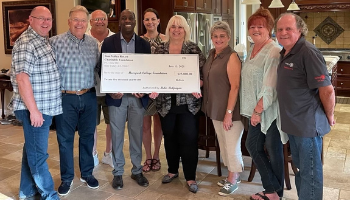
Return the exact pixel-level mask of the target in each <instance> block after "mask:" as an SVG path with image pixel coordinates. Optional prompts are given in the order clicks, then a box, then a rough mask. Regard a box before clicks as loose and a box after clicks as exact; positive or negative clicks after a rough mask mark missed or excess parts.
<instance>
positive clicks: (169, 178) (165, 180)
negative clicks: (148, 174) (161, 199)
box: [162, 173, 179, 183]
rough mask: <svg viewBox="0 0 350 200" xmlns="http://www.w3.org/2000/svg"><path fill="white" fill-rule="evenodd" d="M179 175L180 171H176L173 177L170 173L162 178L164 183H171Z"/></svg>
mask: <svg viewBox="0 0 350 200" xmlns="http://www.w3.org/2000/svg"><path fill="white" fill-rule="evenodd" d="M177 177H179V173H176V174H175V175H174V176H173V177H170V176H169V174H167V175H165V176H164V177H163V179H162V183H170V182H171V181H173V180H174V179H175V178H177Z"/></svg>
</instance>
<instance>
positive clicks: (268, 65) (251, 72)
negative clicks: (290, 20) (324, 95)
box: [240, 8, 284, 200]
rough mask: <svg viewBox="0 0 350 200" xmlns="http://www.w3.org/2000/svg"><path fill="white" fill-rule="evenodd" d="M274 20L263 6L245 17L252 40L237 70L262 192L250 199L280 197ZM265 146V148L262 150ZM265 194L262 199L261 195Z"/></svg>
mask: <svg viewBox="0 0 350 200" xmlns="http://www.w3.org/2000/svg"><path fill="white" fill-rule="evenodd" d="M273 25H274V19H273V17H272V15H271V13H270V12H269V11H268V10H267V9H264V8H260V9H258V10H257V11H256V12H255V13H254V14H253V15H252V16H250V18H249V20H248V32H249V36H250V37H251V38H252V39H253V41H254V45H252V47H251V49H250V51H249V52H248V56H247V59H246V61H245V63H244V64H243V67H242V72H241V79H242V83H241V95H240V97H241V115H243V116H245V117H247V118H249V119H250V120H249V121H250V123H249V129H248V135H247V140H246V147H247V150H248V152H249V154H250V156H251V157H252V159H253V161H254V163H255V165H256V167H257V168H258V170H259V173H260V175H261V181H262V184H263V187H264V189H265V191H263V192H260V193H256V194H254V195H252V196H251V199H253V200H256V199H266V197H267V198H268V199H270V200H275V199H276V200H278V199H279V197H282V196H283V186H284V171H283V170H284V168H283V144H282V142H281V138H284V137H281V135H280V132H279V130H278V128H277V124H276V120H277V119H278V102H277V98H276V82H277V66H278V63H279V57H280V54H279V52H280V50H281V48H280V47H279V46H278V44H276V42H274V41H273V40H272V39H271V32H272V29H273ZM265 149H266V151H265ZM264 197H265V198H264Z"/></svg>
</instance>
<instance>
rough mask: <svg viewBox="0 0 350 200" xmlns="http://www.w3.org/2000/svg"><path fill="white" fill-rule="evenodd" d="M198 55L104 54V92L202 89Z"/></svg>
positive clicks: (171, 91)
mask: <svg viewBox="0 0 350 200" xmlns="http://www.w3.org/2000/svg"><path fill="white" fill-rule="evenodd" d="M198 59H199V58H198V55H197V54H127V53H103V54H102V72H101V92H102V93H117V92H121V93H151V92H157V93H192V92H200V85H199V60H198Z"/></svg>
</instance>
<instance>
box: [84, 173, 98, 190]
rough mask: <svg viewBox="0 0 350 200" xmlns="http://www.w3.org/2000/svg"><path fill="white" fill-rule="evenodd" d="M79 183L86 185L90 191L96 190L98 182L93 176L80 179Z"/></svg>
mask: <svg viewBox="0 0 350 200" xmlns="http://www.w3.org/2000/svg"><path fill="white" fill-rule="evenodd" d="M80 181H81V182H83V183H86V185H87V186H88V187H89V188H91V189H97V188H98V187H99V185H98V181H97V180H96V178H95V177H94V176H93V175H91V176H88V177H81V178H80Z"/></svg>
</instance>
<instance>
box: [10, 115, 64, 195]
mask: <svg viewBox="0 0 350 200" xmlns="http://www.w3.org/2000/svg"><path fill="white" fill-rule="evenodd" d="M15 115H16V118H17V119H18V120H20V121H22V124H23V132H24V146H23V154H22V168H21V182H20V186H19V197H20V198H26V197H31V196H34V195H35V194H36V193H38V192H39V193H40V195H41V199H59V197H58V195H57V192H56V191H55V190H54V183H53V180H52V177H51V174H50V172H49V167H48V165H47V162H46V160H47V158H48V157H49V154H48V153H47V145H48V138H49V131H50V125H51V122H52V116H48V115H43V118H44V120H45V121H44V123H43V125H42V126H41V127H33V126H32V125H31V122H30V113H29V111H28V110H17V111H15Z"/></svg>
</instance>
